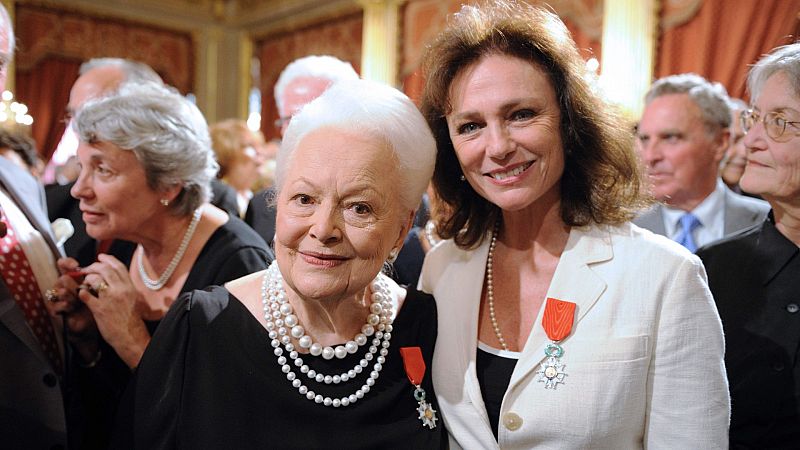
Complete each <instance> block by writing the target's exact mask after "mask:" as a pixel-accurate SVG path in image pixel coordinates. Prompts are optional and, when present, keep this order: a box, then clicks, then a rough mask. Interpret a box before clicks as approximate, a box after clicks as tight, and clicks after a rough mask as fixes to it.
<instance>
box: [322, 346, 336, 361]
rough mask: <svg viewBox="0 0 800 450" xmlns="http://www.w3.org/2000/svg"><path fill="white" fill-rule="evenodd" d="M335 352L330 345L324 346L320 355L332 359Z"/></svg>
mask: <svg viewBox="0 0 800 450" xmlns="http://www.w3.org/2000/svg"><path fill="white" fill-rule="evenodd" d="M335 354H336V353H335V352H334V350H333V349H332V348H331V347H325V348H323V349H322V357H323V358H325V359H333V356H334V355H335Z"/></svg>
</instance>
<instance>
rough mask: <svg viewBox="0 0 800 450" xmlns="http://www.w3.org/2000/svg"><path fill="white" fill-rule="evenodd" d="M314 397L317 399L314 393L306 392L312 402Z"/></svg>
mask: <svg viewBox="0 0 800 450" xmlns="http://www.w3.org/2000/svg"><path fill="white" fill-rule="evenodd" d="M314 397H315V395H314V391H308V392H306V398H307V399H309V400H312V399H313V398H314Z"/></svg>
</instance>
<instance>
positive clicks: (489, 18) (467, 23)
mask: <svg viewBox="0 0 800 450" xmlns="http://www.w3.org/2000/svg"><path fill="white" fill-rule="evenodd" d="M495 54H502V55H509V56H513V57H516V58H520V59H522V60H525V61H529V62H530V63H531V64H534V65H535V66H536V67H538V68H540V69H542V70H544V71H545V72H546V73H547V75H548V77H549V80H550V82H551V83H552V85H553V87H554V89H555V92H556V98H557V99H558V103H559V108H560V110H561V124H560V130H561V138H562V142H563V145H564V153H565V154H564V157H565V158H564V159H565V167H564V173H563V175H562V178H561V181H560V183H561V184H560V188H561V197H562V198H561V218H562V219H563V220H564V222H565V223H566V224H567V225H570V226H584V225H588V224H590V223H596V224H620V223H622V222H625V221H628V220H630V219H632V218H633V217H634V216H635V214H636V213H637V212H638V211H639V210H640V209H641V208H643V207H644V206H646V205H647V203H648V202H647V199H646V196H645V195H644V194H643V193H642V190H641V170H640V165H639V162H638V159H637V157H636V154H635V153H634V150H633V127H632V125H631V124H630V123H629V122H628V121H627V120H625V119H624V118H623V117H622V115H621V114H620V113H619V112H618V111H617V110H616V108H613V107H611V106H610V105H609V104H607V103H606V101H605V100H603V99H602V98H601V97H600V95H599V94H598V93H597V92H596V89H595V87H594V86H593V85H592V83H591V82H590V81H589V79H588V77H587V76H586V73H587V72H586V66H585V63H584V61H583V59H581V57H580V55H579V53H578V49H577V48H576V46H575V42H574V41H573V40H572V38H571V37H570V35H569V31H567V28H566V26H565V25H564V23H563V22H561V20H560V19H559V18H558V17H557V16H556V15H555V14H553V13H551V12H549V11H547V10H545V9H544V8H541V7H535V6H531V5H528V4H526V3H523V2H516V1H511V0H499V1H494V2H491V3H486V4H483V5H481V6H477V7H475V6H464V7H462V9H461V11H460V12H458V13H456V14H455V15H454V16H453V17H452V18H451V20H450V22H449V23H448V26H447V28H446V29H445V30H444V31H443V32H442V33H441V34H439V36H438V37H437V38H436V39H435V40H434V42H433V43H432V44H431V45H430V46H429V47H428V49H427V51H426V53H425V56H424V59H423V68H424V71H425V75H426V78H427V80H426V85H425V91H424V93H423V97H422V105H421V109H422V113H423V115H424V116H425V119H426V120H427V121H428V124H429V125H430V127H431V129H432V130H433V134H434V137H435V138H436V144H437V156H436V170H435V171H434V175H433V185H434V187H435V189H436V191H437V194H438V195H439V196H440V198H441V199H442V200H443V201H444V202H445V203H446V204H447V205H448V207H447V208H443V209H442V210H443V211H447V213H446V214H440V215H438V216H437V217H435V220H436V222H437V233H438V234H439V235H440V236H441V237H443V238H445V239H449V238H453V239H454V240H455V243H456V244H457V245H458V246H460V247H462V248H470V247H474V246H476V245H478V244H480V243H481V242H482V241H483V238H484V236H485V235H486V232H487V231H488V230H489V229H490V228H491V227H492V226H493V224H494V223H495V222H496V221H498V220H502V211H501V210H500V208H499V207H498V206H496V205H494V204H493V203H491V202H489V201H487V200H486V199H484V198H483V197H481V196H480V195H478V193H477V192H475V190H474V189H472V187H471V186H470V185H469V183H467V182H462V181H461V177H462V175H463V173H462V170H461V166H460V165H459V162H458V158H457V157H456V153H455V149H454V148H453V142H452V141H451V140H450V134H449V131H448V128H447V120H446V115H447V114H449V113H450V112H451V111H452V106H451V105H450V87H451V84H452V81H453V79H454V78H455V77H456V76H457V75H458V74H459V73H460V72H461V71H462V70H464V69H465V68H467V67H469V66H471V65H473V64H476V63H477V62H478V61H480V60H481V58H483V57H485V56H487V55H495Z"/></svg>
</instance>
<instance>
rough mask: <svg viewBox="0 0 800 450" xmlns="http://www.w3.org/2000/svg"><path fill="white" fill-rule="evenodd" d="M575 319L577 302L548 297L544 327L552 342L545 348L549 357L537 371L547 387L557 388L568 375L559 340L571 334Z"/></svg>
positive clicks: (543, 319) (543, 320)
mask: <svg viewBox="0 0 800 450" xmlns="http://www.w3.org/2000/svg"><path fill="white" fill-rule="evenodd" d="M574 320H575V303H572V302H565V301H564V300H558V299H556V298H548V299H547V303H546V304H545V306H544V317H542V327H543V328H544V332H545V333H547V337H549V338H550V340H551V341H553V342H551V343H549V344H547V346H546V347H545V348H544V355H545V356H546V357H547V359H545V360H544V361H543V362H542V364H541V365H540V366H539V370H538V371H537V372H536V373H537V374H539V381H540V382H542V383H544V387H545V389H555V388H556V387H557V386H558V383H563V382H564V377H566V376H567V374H566V372H564V367H565V366H564V364H562V363H561V356H563V355H564V349H563V348H562V347H561V346H560V345H558V342H559V341H561V340H563V339H564V338H565V337H567V336H569V333H570V332H571V331H572V323H573V322H574Z"/></svg>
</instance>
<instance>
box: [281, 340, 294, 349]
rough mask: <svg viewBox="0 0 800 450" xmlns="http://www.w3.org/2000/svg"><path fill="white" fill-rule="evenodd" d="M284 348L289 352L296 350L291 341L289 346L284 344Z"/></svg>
mask: <svg viewBox="0 0 800 450" xmlns="http://www.w3.org/2000/svg"><path fill="white" fill-rule="evenodd" d="M287 337H288V336H287ZM283 347H284V348H285V349H286V351H287V352H291V351H292V350H294V344H292V342H291V341H289V343H288V344H284V345H283Z"/></svg>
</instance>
